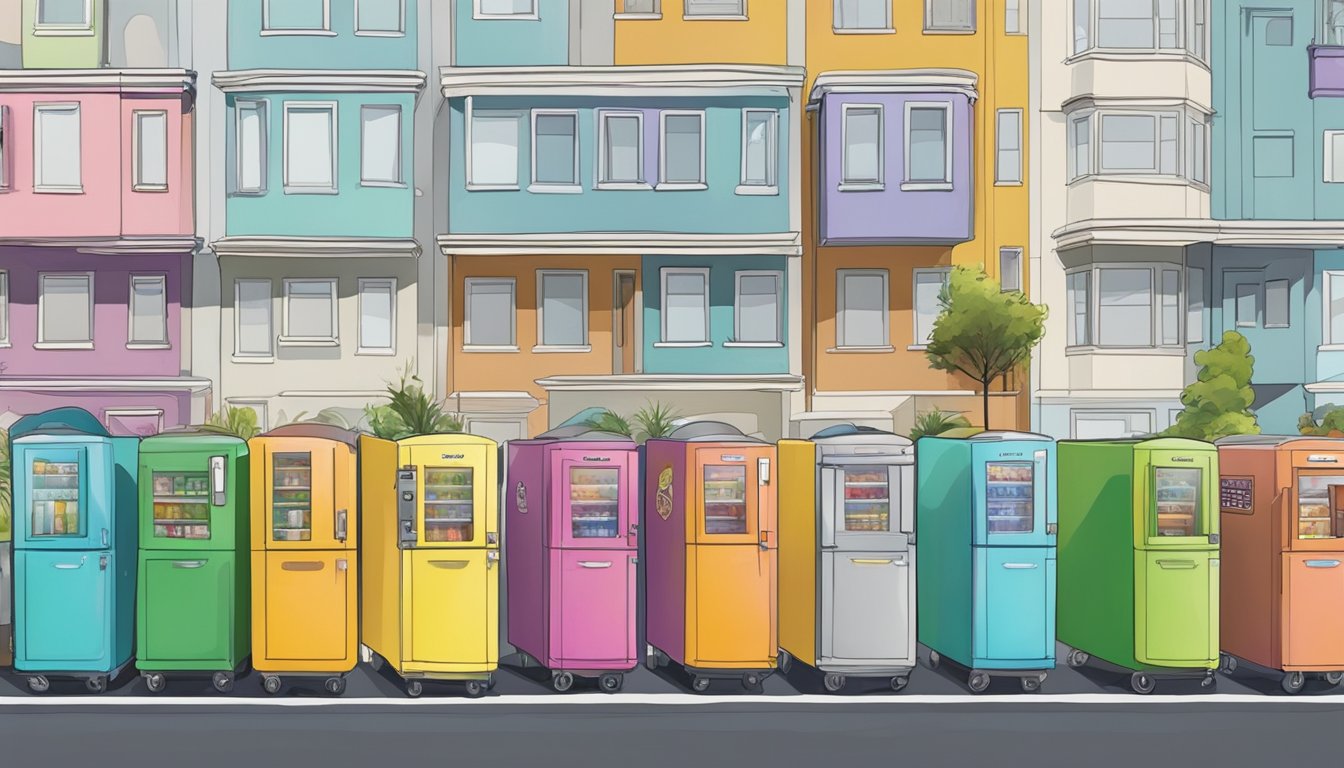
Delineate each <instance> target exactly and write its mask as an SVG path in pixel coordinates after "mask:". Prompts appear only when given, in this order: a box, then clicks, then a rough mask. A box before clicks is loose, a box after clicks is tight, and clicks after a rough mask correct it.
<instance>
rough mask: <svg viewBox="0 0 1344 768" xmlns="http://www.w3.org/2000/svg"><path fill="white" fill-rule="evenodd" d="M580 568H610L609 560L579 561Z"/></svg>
mask: <svg viewBox="0 0 1344 768" xmlns="http://www.w3.org/2000/svg"><path fill="white" fill-rule="evenodd" d="M579 567H580V568H610V567H611V561H610V560H580V561H579Z"/></svg>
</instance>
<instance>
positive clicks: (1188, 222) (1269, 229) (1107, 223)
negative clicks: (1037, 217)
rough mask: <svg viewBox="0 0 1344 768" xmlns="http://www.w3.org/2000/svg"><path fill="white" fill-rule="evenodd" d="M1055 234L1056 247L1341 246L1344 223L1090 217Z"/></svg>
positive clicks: (1343, 237)
mask: <svg viewBox="0 0 1344 768" xmlns="http://www.w3.org/2000/svg"><path fill="white" fill-rule="evenodd" d="M1051 237H1053V238H1054V239H1055V248H1056V250H1065V249H1068V248H1076V247H1079V246H1084V245H1111V244H1114V245H1166V246H1186V245H1193V244H1195V243H1213V244H1215V245H1254V246H1266V247H1268V246H1291V245H1296V246H1314V247H1319V248H1336V247H1338V246H1339V243H1340V242H1341V241H1344V221H1312V220H1300V221H1299V220H1291V221H1282V220H1262V221H1250V220H1235V221H1221V220H1214V219H1085V220H1083V221H1079V222H1075V223H1073V224H1069V225H1067V226H1064V227H1061V228H1059V229H1057V230H1055V231H1054V232H1052V233H1051Z"/></svg>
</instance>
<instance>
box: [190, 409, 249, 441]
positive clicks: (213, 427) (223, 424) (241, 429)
mask: <svg viewBox="0 0 1344 768" xmlns="http://www.w3.org/2000/svg"><path fill="white" fill-rule="evenodd" d="M204 426H205V428H206V429H207V430H209V431H212V432H221V433H223V434H226V435H233V436H234V437H237V438H241V439H243V440H251V439H252V438H254V437H256V436H257V435H258V434H260V433H261V428H260V427H258V426H257V412H256V411H254V410H252V409H251V408H247V407H243V406H236V405H226V406H224V407H223V408H221V409H220V410H218V411H216V412H215V413H213V414H211V415H210V417H209V418H208V419H206V420H205V425H204Z"/></svg>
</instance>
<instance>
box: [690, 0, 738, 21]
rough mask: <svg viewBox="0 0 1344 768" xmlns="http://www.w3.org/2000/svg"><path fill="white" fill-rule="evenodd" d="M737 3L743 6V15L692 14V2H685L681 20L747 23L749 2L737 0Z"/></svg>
mask: <svg viewBox="0 0 1344 768" xmlns="http://www.w3.org/2000/svg"><path fill="white" fill-rule="evenodd" d="M737 2H739V3H741V4H742V12H741V13H691V2H690V0H685V3H684V4H683V5H682V9H681V10H682V13H681V18H682V19H683V20H684V21H746V20H747V0H737Z"/></svg>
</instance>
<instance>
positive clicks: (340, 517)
mask: <svg viewBox="0 0 1344 768" xmlns="http://www.w3.org/2000/svg"><path fill="white" fill-rule="evenodd" d="M345 519H346V513H345V510H344V509H338V510H336V520H335V523H334V524H333V526H332V527H333V528H335V530H336V540H337V541H345Z"/></svg>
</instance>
